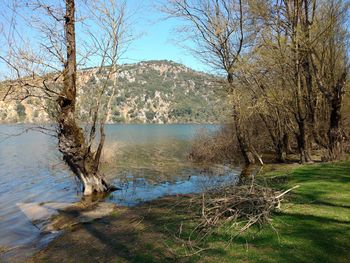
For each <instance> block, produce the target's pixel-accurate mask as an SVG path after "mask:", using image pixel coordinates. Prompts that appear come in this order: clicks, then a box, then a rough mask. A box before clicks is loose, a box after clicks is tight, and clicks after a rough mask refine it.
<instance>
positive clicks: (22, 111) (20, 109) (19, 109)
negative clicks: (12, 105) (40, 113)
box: [16, 102, 26, 121]
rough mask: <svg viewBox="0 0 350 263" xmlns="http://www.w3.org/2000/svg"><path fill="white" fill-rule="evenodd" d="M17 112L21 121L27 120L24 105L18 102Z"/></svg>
mask: <svg viewBox="0 0 350 263" xmlns="http://www.w3.org/2000/svg"><path fill="white" fill-rule="evenodd" d="M16 112H17V115H18V118H19V120H20V121H23V120H24V119H25V118H26V108H25V107H24V105H23V104H22V103H20V102H17V105H16Z"/></svg>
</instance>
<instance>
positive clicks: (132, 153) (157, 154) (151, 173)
mask: <svg viewBox="0 0 350 263" xmlns="http://www.w3.org/2000/svg"><path fill="white" fill-rule="evenodd" d="M25 127H26V126H23V125H1V126H0V200H1V202H0V254H1V250H5V251H7V252H6V253H3V254H2V256H0V261H1V259H2V260H5V261H11V262H12V261H16V260H17V261H22V260H24V259H25V258H26V257H28V256H30V255H31V254H32V253H34V252H35V251H37V250H38V249H40V248H41V247H42V246H45V245H46V244H47V243H48V242H49V241H50V240H51V239H52V238H54V237H55V236H56V235H57V234H59V233H51V234H44V233H42V231H41V230H40V225H39V223H38V224H37V222H35V221H33V220H30V219H29V218H27V217H26V215H25V214H24V213H23V212H22V210H21V209H20V207H21V205H23V204H28V203H53V202H54V203H72V202H77V201H79V200H80V199H81V197H82V196H81V192H80V188H81V186H80V184H79V182H78V181H77V179H76V178H75V176H74V175H72V173H71V172H70V171H69V170H68V169H67V167H66V165H65V164H64V163H63V162H62V157H61V155H60V153H59V152H58V150H57V146H56V143H57V142H56V139H55V138H54V137H51V136H48V135H46V134H43V133H40V132H35V131H28V132H25V133H23V134H20V133H21V131H23V129H24V128H25ZM219 128H220V126H219V125H195V124H174V125H156V124H155V125H152V124H148V125H143V124H120V125H117V124H116V125H107V126H106V133H107V141H106V146H105V150H104V155H103V164H102V171H103V173H104V174H105V176H106V177H107V178H108V179H109V180H110V181H111V182H112V183H113V184H114V185H116V186H118V187H120V188H121V189H122V190H120V191H116V192H113V193H112V194H111V195H110V196H109V197H108V198H107V200H106V201H108V202H113V203H116V204H118V205H124V206H133V205H137V204H139V203H140V202H144V201H149V200H153V199H156V198H159V197H162V196H165V195H174V194H188V193H197V192H202V191H204V190H207V189H209V188H213V187H219V186H222V185H226V184H232V183H234V182H236V180H237V178H238V176H237V175H238V174H239V170H238V169H235V168H232V167H228V166H223V165H210V166H208V165H207V166H203V165H199V164H193V163H191V162H190V161H188V159H187V155H188V151H189V150H190V147H191V140H192V139H193V138H194V137H195V136H196V133H197V132H198V131H199V130H201V129H206V130H208V131H210V132H214V131H216V130H217V129H219ZM19 134H20V135H19ZM7 135H18V136H11V137H10V138H7V139H6V140H3V139H4V138H6V137H8V136H7Z"/></svg>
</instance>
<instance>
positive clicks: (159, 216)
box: [32, 161, 350, 263]
mask: <svg viewBox="0 0 350 263" xmlns="http://www.w3.org/2000/svg"><path fill="white" fill-rule="evenodd" d="M264 169H265V170H268V171H266V172H265V173H264V174H263V175H261V176H259V180H262V181H266V182H267V183H268V184H269V185H272V186H273V187H274V188H276V189H288V188H291V187H293V186H295V185H299V186H300V187H299V188H297V189H295V190H294V191H293V192H292V194H290V195H289V197H288V200H287V201H286V202H285V203H283V205H282V210H281V211H280V212H278V213H276V214H274V215H273V217H272V225H273V228H272V227H269V226H267V227H265V228H264V229H263V230H261V231H258V229H251V230H249V231H248V232H246V233H245V234H243V235H241V236H239V237H237V238H235V239H233V240H232V241H231V242H229V241H230V239H231V235H230V233H228V232H227V229H225V230H224V228H221V229H217V231H215V233H214V234H213V235H211V236H209V237H207V238H206V239H205V240H203V241H202V242H201V244H200V246H201V247H203V248H206V249H207V250H204V251H203V252H201V253H199V254H195V255H192V256H188V257H181V256H179V255H181V254H183V253H184V252H185V251H188V250H187V248H186V246H184V245H183V242H181V241H179V239H178V237H181V238H183V239H184V238H186V237H187V236H188V235H189V233H190V232H192V229H193V227H194V226H195V225H196V220H197V217H196V216H195V215H194V213H193V211H198V207H192V203H191V197H166V198H162V199H160V200H157V201H155V202H151V203H148V204H144V205H141V206H139V207H135V208H130V209H122V210H121V211H120V212H118V211H116V212H115V213H114V214H113V215H111V216H109V217H108V218H105V219H102V220H99V221H96V222H94V223H92V224H85V225H81V226H79V227H77V228H74V229H72V230H71V231H67V232H66V233H65V234H64V235H62V236H61V237H60V238H58V239H57V240H55V241H54V242H53V243H51V244H50V245H49V247H48V248H47V249H45V250H43V251H41V252H40V253H38V254H37V255H36V256H35V257H34V258H33V260H32V261H33V262H220V263H223V262H350V162H349V161H347V162H342V163H334V164H314V165H306V166H299V165H281V166H279V165H273V166H271V167H266V168H264Z"/></svg>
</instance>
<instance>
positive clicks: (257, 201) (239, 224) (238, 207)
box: [198, 183, 298, 233]
mask: <svg viewBox="0 0 350 263" xmlns="http://www.w3.org/2000/svg"><path fill="white" fill-rule="evenodd" d="M296 187H298V186H295V187H293V188H291V189H288V190H286V191H284V192H280V191H275V190H273V189H271V188H268V187H264V186H260V185H258V184H255V183H252V184H250V185H237V186H230V187H226V188H221V189H219V190H216V191H212V192H209V193H206V194H203V195H202V199H201V202H202V211H201V212H202V220H201V223H200V225H199V226H198V228H199V229H201V230H204V231H207V230H210V229H211V228H212V227H214V226H218V225H223V224H227V223H228V225H229V227H235V228H238V229H239V233H242V232H244V231H245V230H247V229H248V228H250V227H251V226H252V225H259V226H262V225H263V224H265V223H268V222H269V221H270V215H271V213H272V212H273V211H274V210H276V209H279V208H280V204H281V202H282V200H283V198H284V196H285V195H286V194H287V193H288V192H290V191H291V190H292V189H294V188H296Z"/></svg>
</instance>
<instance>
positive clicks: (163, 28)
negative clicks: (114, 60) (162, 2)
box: [126, 0, 205, 70]
mask: <svg viewBox="0 0 350 263" xmlns="http://www.w3.org/2000/svg"><path fill="white" fill-rule="evenodd" d="M136 2H137V0H129V1H128V3H129V4H130V7H133V6H136V8H137V7H138V4H137V3H136ZM154 2H155V1H154V0H153V1H152V0H146V1H143V3H142V6H141V9H142V10H141V11H140V12H139V14H138V15H137V18H136V21H137V23H136V25H135V30H136V32H138V33H141V34H142V36H141V37H140V38H138V39H137V40H136V41H134V42H133V44H132V45H131V47H130V49H129V51H128V53H127V54H126V57H127V58H128V60H129V61H133V60H136V61H139V60H152V59H156V60H160V59H168V60H173V61H176V62H179V63H182V64H185V65H187V66H189V67H191V68H193V69H196V70H205V66H204V65H203V64H202V63H201V62H200V61H198V60H197V59H195V58H194V57H193V55H192V54H190V52H188V51H187V50H186V49H184V48H183V47H180V46H179V45H178V44H177V43H176V41H175V39H178V36H177V35H176V34H175V29H176V27H177V26H179V25H180V23H181V21H178V20H176V19H166V20H165V19H164V17H165V16H164V15H163V14H162V13H160V12H159V11H158V10H157V9H156V8H155V7H154ZM185 44H187V45H190V44H191V43H185Z"/></svg>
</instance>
